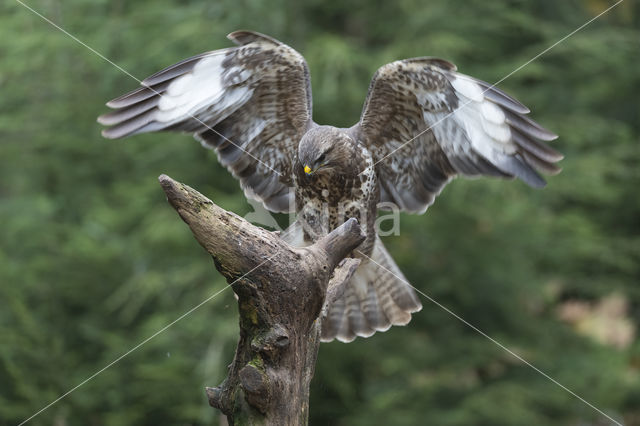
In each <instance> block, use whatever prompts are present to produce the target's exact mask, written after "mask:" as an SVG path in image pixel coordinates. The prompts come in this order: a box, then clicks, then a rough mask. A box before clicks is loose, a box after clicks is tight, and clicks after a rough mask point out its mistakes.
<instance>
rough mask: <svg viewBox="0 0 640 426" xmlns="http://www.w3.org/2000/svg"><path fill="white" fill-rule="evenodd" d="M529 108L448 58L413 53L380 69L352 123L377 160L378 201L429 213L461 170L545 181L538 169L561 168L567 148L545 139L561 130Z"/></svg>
mask: <svg viewBox="0 0 640 426" xmlns="http://www.w3.org/2000/svg"><path fill="white" fill-rule="evenodd" d="M528 112H529V109H527V108H526V107H525V106H524V105H522V104H521V103H520V102H518V101H517V100H515V99H513V98H512V97H510V96H509V95H507V94H506V93H504V92H502V91H501V90H499V89H497V88H496V87H494V86H492V85H490V84H488V83H485V82H483V81H480V80H476V79H474V78H472V77H469V76H466V75H463V74H459V73H457V72H456V67H455V65H453V64H451V63H449V62H446V61H444V60H440V59H434V58H415V59H407V60H404V61H396V62H393V63H390V64H387V65H385V66H383V67H382V68H380V69H379V70H378V71H377V72H376V74H375V75H374V77H373V80H372V81H371V85H370V86H369V93H368V95H367V100H366V102H365V105H364V110H363V112H362V116H361V118H360V122H359V123H358V124H357V125H356V126H355V128H354V130H355V131H356V132H358V133H359V134H360V135H361V138H363V139H364V140H365V143H366V144H367V146H368V147H369V149H370V150H371V152H372V153H373V156H374V159H375V161H376V162H379V163H378V164H377V167H378V169H377V172H378V176H379V181H380V193H381V201H387V202H392V203H395V204H396V205H398V206H399V207H400V208H401V209H403V210H406V211H410V212H424V211H425V210H426V209H427V207H428V206H429V205H431V204H432V203H433V200H434V198H435V197H436V196H437V195H438V194H439V193H440V191H442V188H443V187H444V186H445V185H446V184H447V183H448V182H449V181H450V180H451V179H452V178H454V177H455V176H457V175H462V176H467V177H477V176H499V177H510V178H513V177H517V178H519V179H521V180H523V181H524V182H526V183H527V184H529V185H531V186H533V187H542V186H544V185H545V181H544V179H542V177H541V176H540V175H539V174H538V173H537V171H541V172H544V173H547V174H555V173H558V172H560V168H559V167H557V166H556V165H555V164H553V163H556V162H558V161H560V160H561V159H562V158H563V157H562V155H561V154H560V153H559V152H557V151H555V150H553V149H552V148H550V147H549V146H547V145H546V144H545V143H543V142H542V141H550V140H553V139H555V138H556V137H557V136H556V135H554V134H553V133H551V132H549V131H548V130H546V129H544V128H542V127H541V126H540V125H539V124H537V123H535V122H534V121H532V120H530V119H529V118H528V117H526V114H527V113H528ZM409 141H411V142H409ZM407 142H409V143H407Z"/></svg>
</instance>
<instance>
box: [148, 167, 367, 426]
mask: <svg viewBox="0 0 640 426" xmlns="http://www.w3.org/2000/svg"><path fill="white" fill-rule="evenodd" d="M159 180H160V184H161V185H162V188H163V189H164V191H165V193H166V194H167V199H168V201H169V203H170V204H171V205H172V206H173V207H174V208H175V209H176V210H177V212H178V214H179V215H180V217H182V219H183V220H184V221H185V222H186V223H187V225H189V227H190V228H191V231H192V232H193V235H194V236H195V238H196V240H198V242H199V243H200V244H201V245H202V246H203V247H204V249H205V250H207V252H209V254H211V256H212V257H213V260H214V263H215V266H216V268H217V269H218V271H220V273H221V274H222V275H224V276H225V277H226V279H227V282H229V283H230V284H231V288H232V289H233V291H234V292H235V294H236V295H237V296H238V308H239V314H240V340H239V341H238V346H237V348H236V354H235V357H234V360H233V362H232V363H231V365H230V366H229V372H228V376H227V378H226V379H225V380H224V381H223V382H222V384H221V385H220V386H218V387H214V388H206V392H207V395H208V398H209V404H210V405H211V406H213V407H216V408H218V409H220V410H221V411H222V412H223V413H224V414H225V415H226V416H227V419H228V421H229V424H231V425H255V424H264V425H278V426H280V425H305V424H307V422H308V416H309V385H310V382H311V378H312V377H313V373H314V368H315V363H316V358H317V354H318V349H319V345H320V340H319V337H320V321H319V317H320V315H321V313H322V311H323V309H325V308H326V305H327V304H328V303H330V302H332V301H333V300H334V299H335V298H336V297H338V296H339V295H340V294H341V289H342V287H343V285H344V284H345V283H346V282H347V281H348V280H349V278H350V277H351V275H352V274H353V272H354V271H355V269H356V268H357V266H358V263H359V260H357V259H353V258H350V257H347V256H349V255H350V253H351V252H352V250H354V249H355V248H356V247H357V246H358V245H359V244H360V243H361V242H362V241H363V240H364V238H365V236H364V234H363V232H362V230H361V228H360V226H359V225H358V223H357V221H356V220H355V219H350V220H349V221H347V222H345V223H344V224H343V225H342V226H340V227H339V228H337V229H335V230H334V231H333V232H331V233H330V234H329V235H327V236H326V237H324V238H323V239H321V240H319V241H318V242H316V243H315V244H313V245H311V246H309V247H304V248H297V247H293V246H291V245H289V244H287V243H286V242H284V241H283V240H282V239H281V238H280V237H279V236H278V234H277V233H275V232H269V231H267V230H265V229H262V228H259V227H256V226H254V225H252V224H250V223H249V222H247V221H245V220H244V219H242V218H241V217H239V216H237V215H235V214H233V213H230V212H227V211H225V210H223V209H221V208H220V207H218V206H217V205H215V204H214V203H213V202H212V201H211V200H209V199H207V198H206V197H204V196H203V195H202V194H200V193H198V192H197V191H195V190H194V189H192V188H190V187H188V186H186V185H184V184H181V183H179V182H176V181H174V180H173V179H171V178H170V177H168V176H166V175H162V176H160V178H159Z"/></svg>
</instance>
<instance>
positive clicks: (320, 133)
mask: <svg viewBox="0 0 640 426" xmlns="http://www.w3.org/2000/svg"><path fill="white" fill-rule="evenodd" d="M354 148H355V142H354V141H353V139H352V138H351V137H350V136H349V135H347V134H346V133H345V132H344V131H342V130H340V129H338V128H336V127H332V126H318V127H315V128H313V129H311V130H309V131H308V132H307V133H306V134H305V135H304V136H303V137H302V140H300V145H298V160H299V162H300V167H301V168H302V172H303V174H304V175H306V176H312V175H319V174H330V173H348V172H349V171H350V170H349V168H350V163H351V162H352V159H353V155H354Z"/></svg>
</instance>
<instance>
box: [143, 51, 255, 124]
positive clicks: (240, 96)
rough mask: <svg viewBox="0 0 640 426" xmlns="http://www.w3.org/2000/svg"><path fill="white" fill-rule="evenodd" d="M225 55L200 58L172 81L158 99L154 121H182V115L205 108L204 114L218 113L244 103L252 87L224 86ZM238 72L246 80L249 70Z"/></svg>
mask: <svg viewBox="0 0 640 426" xmlns="http://www.w3.org/2000/svg"><path fill="white" fill-rule="evenodd" d="M224 58H225V55H224V53H223V52H215V53H214V54H212V55H211V56H208V57H205V58H203V59H201V60H200V61H199V62H198V63H197V64H196V66H195V67H194V68H193V70H191V71H190V72H188V73H186V74H185V75H183V76H181V77H178V78H176V79H175V80H174V81H172V82H171V84H169V86H168V87H167V91H166V92H165V93H164V94H163V95H162V97H161V98H160V101H159V102H158V110H157V111H156V114H155V117H154V118H155V120H156V121H158V122H161V123H172V122H174V121H178V120H183V119H184V117H185V116H189V115H196V114H198V113H199V112H200V111H201V110H203V109H205V108H207V107H209V110H208V111H207V112H206V114H207V115H214V116H219V115H220V113H221V112H222V111H224V110H225V109H227V108H228V107H230V106H233V105H236V106H240V105H242V104H244V102H246V100H248V99H249V98H250V97H251V95H252V94H253V90H252V89H249V88H248V87H246V86H242V87H240V86H235V87H233V86H232V87H228V86H227V87H225V85H224V83H223V81H222V79H223V78H224V75H225V69H224V67H223V66H222V62H223V61H224ZM226 71H227V72H229V70H226ZM231 71H232V70H231ZM239 75H240V76H241V77H244V78H245V79H246V78H248V77H249V75H250V73H249V72H248V71H246V70H245V71H244V72H241V73H239Z"/></svg>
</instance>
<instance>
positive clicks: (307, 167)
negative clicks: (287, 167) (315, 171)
mask: <svg viewBox="0 0 640 426" xmlns="http://www.w3.org/2000/svg"><path fill="white" fill-rule="evenodd" d="M304 172H305V173H306V174H309V173H311V167H309V166H304Z"/></svg>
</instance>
